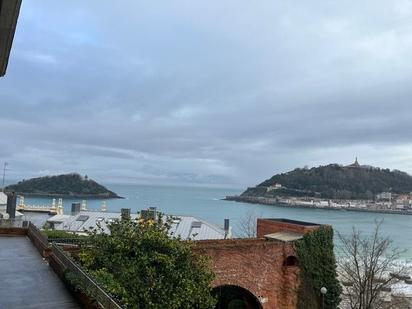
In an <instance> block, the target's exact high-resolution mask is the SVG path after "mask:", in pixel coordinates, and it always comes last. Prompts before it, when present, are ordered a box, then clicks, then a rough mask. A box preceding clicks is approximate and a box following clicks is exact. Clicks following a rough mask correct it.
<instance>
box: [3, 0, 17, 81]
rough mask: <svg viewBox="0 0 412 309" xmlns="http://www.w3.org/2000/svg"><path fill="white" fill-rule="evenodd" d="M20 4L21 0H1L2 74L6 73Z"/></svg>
mask: <svg viewBox="0 0 412 309" xmlns="http://www.w3.org/2000/svg"><path fill="white" fill-rule="evenodd" d="M20 6H21V0H0V76H4V75H5V74H6V69H7V63H8V61H9V55H10V50H11V46H12V43H13V38H14V32H15V30H16V25H17V19H18V17H19V12H20Z"/></svg>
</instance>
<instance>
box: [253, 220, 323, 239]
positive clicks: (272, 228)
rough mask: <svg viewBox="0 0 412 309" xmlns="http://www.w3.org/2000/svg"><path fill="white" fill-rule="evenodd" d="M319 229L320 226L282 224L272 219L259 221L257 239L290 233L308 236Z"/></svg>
mask: <svg viewBox="0 0 412 309" xmlns="http://www.w3.org/2000/svg"><path fill="white" fill-rule="evenodd" d="M317 228H319V225H311V226H307V225H301V224H293V223H287V222H280V221H275V220H270V219H258V220H257V237H258V238H263V237H264V236H265V235H267V234H272V233H277V232H282V231H289V232H293V233H300V234H306V233H309V232H311V231H313V230H315V229H317Z"/></svg>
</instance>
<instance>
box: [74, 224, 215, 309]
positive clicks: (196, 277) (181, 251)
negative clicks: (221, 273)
mask: <svg viewBox="0 0 412 309" xmlns="http://www.w3.org/2000/svg"><path fill="white" fill-rule="evenodd" d="M107 226H108V228H109V230H110V234H107V233H105V232H104V229H103V228H101V227H98V228H96V229H95V230H92V231H91V232H89V234H90V235H89V238H90V243H92V244H93V246H87V247H84V248H82V251H81V253H80V254H79V257H78V258H79V262H80V263H81V264H82V265H83V266H84V267H85V268H86V269H87V270H88V271H89V273H91V274H92V275H93V276H94V277H95V279H96V280H97V281H98V282H100V283H101V284H102V285H103V286H104V287H105V288H106V289H107V291H109V292H110V293H111V294H113V295H115V296H116V298H118V299H120V300H121V302H122V304H123V305H124V307H126V308H148V309H152V308H153V309H157V308H159V309H160V308H170V309H173V308H176V309H177V308H179V309H184V308H187V309H189V308H199V309H201V308H212V307H213V306H214V304H215V299H214V298H213V297H212V296H211V293H210V284H211V281H212V279H213V273H212V271H211V270H210V269H209V262H208V260H207V259H206V258H205V257H203V256H199V255H195V254H193V252H192V250H191V249H192V248H191V243H190V242H186V241H185V242H183V241H181V240H180V239H176V238H170V237H169V235H168V232H167V231H168V228H169V224H168V222H167V221H165V220H163V219H162V218H161V216H160V217H159V219H158V220H156V221H143V220H140V221H136V220H130V219H125V220H119V221H114V222H111V223H107Z"/></svg>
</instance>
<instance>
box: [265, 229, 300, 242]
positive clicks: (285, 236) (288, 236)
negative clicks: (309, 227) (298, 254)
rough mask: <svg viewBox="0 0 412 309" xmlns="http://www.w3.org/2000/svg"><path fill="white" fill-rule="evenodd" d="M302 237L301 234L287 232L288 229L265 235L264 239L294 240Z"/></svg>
mask: <svg viewBox="0 0 412 309" xmlns="http://www.w3.org/2000/svg"><path fill="white" fill-rule="evenodd" d="M302 237H303V234H299V233H293V232H288V231H283V232H277V233H272V234H267V235H265V238H266V239H273V240H280V241H285V242H288V241H295V240H298V239H301V238H302Z"/></svg>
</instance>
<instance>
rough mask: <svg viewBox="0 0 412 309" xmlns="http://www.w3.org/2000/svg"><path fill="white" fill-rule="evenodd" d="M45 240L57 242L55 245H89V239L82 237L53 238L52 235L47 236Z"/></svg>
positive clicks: (52, 242)
mask: <svg viewBox="0 0 412 309" xmlns="http://www.w3.org/2000/svg"><path fill="white" fill-rule="evenodd" d="M47 240H48V241H49V243H51V244H57V245H59V244H60V245H76V246H82V245H89V244H90V240H88V239H84V238H74V237H73V238H58V237H56V238H54V237H48V238H47Z"/></svg>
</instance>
